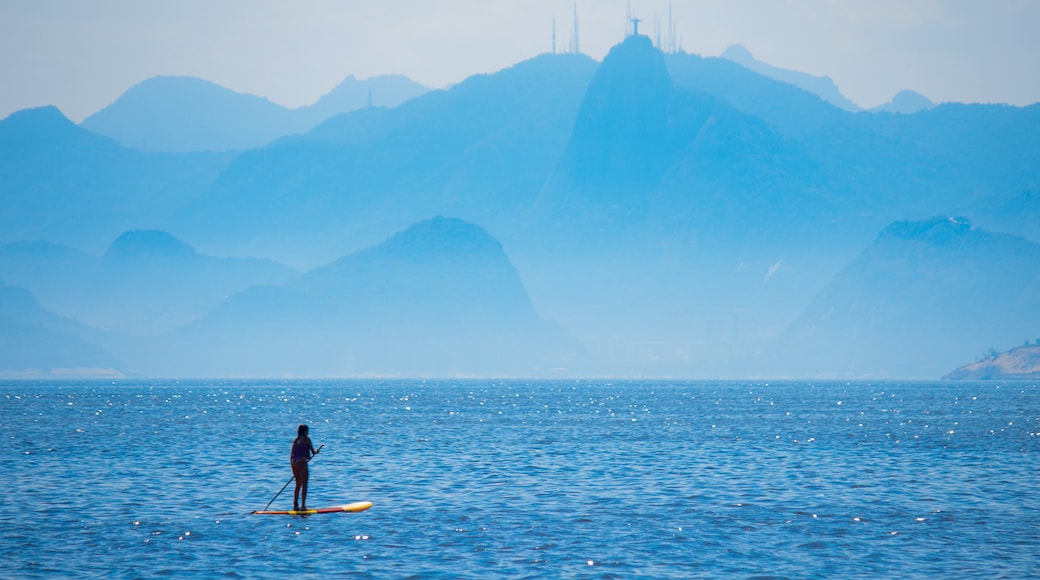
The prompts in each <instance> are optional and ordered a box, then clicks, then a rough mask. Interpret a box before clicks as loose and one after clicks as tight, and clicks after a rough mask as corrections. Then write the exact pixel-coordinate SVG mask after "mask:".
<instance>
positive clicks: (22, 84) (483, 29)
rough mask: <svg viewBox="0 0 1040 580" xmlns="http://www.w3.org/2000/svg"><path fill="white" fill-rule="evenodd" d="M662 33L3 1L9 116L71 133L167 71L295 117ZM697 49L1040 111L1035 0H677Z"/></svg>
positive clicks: (546, 2) (460, 1)
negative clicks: (363, 86) (366, 92)
mask: <svg viewBox="0 0 1040 580" xmlns="http://www.w3.org/2000/svg"><path fill="white" fill-rule="evenodd" d="M628 4H630V5H631V7H632V12H633V13H634V14H635V15H636V16H638V17H641V18H643V19H644V23H643V24H642V25H641V30H642V31H647V32H652V31H653V21H654V18H655V17H658V18H660V19H662V20H664V19H666V18H667V14H668V0H577V2H574V1H573V0H380V1H375V0H365V1H363V0H338V1H334V0H297V1H292V2H289V1H284V2H283V1H273V0H169V1H151V0H92V1H85V0H0V75H2V80H0V82H2V87H3V88H2V90H0V118H2V117H6V116H7V115H8V114H10V113H11V112H13V111H16V110H19V109H23V108H27V107H33V106H39V105H47V104H54V105H57V106H58V107H60V108H61V110H62V111H64V112H65V114H66V115H67V116H69V117H70V118H71V119H73V120H74V121H80V120H82V119H83V118H85V117H86V116H88V115H90V114H91V113H93V112H95V111H97V110H98V109H101V108H103V107H105V106H106V105H108V104H109V103H111V102H112V101H113V100H115V99H116V98H117V97H118V96H119V95H120V94H121V93H123V91H125V90H126V89H127V88H129V87H130V86H132V85H134V84H136V83H138V82H140V81H142V80H144V79H147V78H149V77H152V76H156V75H186V76H196V77H201V78H204V79H207V80H210V81H213V82H215V83H217V84H220V85H222V86H225V87H228V88H230V89H233V90H236V91H239V92H245V93H252V94H256V95H261V96H264V97H267V98H269V99H271V100H272V101H275V102H277V103H280V104H282V105H285V106H288V107H297V106H300V105H305V104H309V103H311V102H313V101H315V100H316V99H317V98H318V97H320V96H321V95H323V94H324V93H326V92H328V91H329V90H331V89H332V88H333V87H334V86H335V85H337V84H338V83H339V82H340V81H341V80H343V78H345V77H346V76H347V75H350V74H354V75H357V76H358V77H361V78H366V77H369V76H374V75H378V74H386V73H402V74H405V75H407V76H409V77H411V78H413V79H415V80H417V81H419V82H421V83H423V84H426V85H429V86H432V87H444V86H446V85H450V84H452V83H456V82H459V81H461V80H462V79H464V78H466V77H467V76H469V75H471V74H475V73H482V72H494V71H496V70H500V69H502V68H505V67H508V66H510V65H512V64H515V63H517V62H519V61H521V60H525V59H528V58H531V57H533V56H535V55H537V54H539V53H542V52H548V51H549V50H551V35H552V22H553V16H554V15H555V17H556V29H557V45H558V47H560V48H561V49H563V48H566V46H567V45H568V43H569V41H570V38H571V27H572V21H573V12H574V8H575V6H576V7H577V12H578V17H579V24H580V29H579V30H580V42H581V49H582V52H585V53H586V54H588V55H590V56H592V57H594V58H596V59H601V58H602V57H603V55H605V54H606V52H607V50H609V48H610V47H611V46H612V45H614V44H616V43H617V42H619V41H621V40H622V38H623V35H624V31H625V13H626V5H628ZM672 13H673V15H674V19H675V21H676V28H677V30H678V32H679V35H680V36H681V39H682V46H683V48H684V49H685V50H686V51H687V52H692V53H696V54H700V55H703V56H717V55H719V54H720V53H721V52H722V51H723V49H725V48H726V46H728V45H729V44H733V43H739V44H743V45H744V46H746V47H747V48H748V49H749V50H750V51H751V52H752V54H754V55H755V57H756V58H757V59H758V60H761V61H764V62H767V63H769V64H772V65H775V66H780V67H784V68H791V69H795V70H800V71H804V72H808V73H812V74H816V75H824V74H826V75H829V76H830V77H831V78H833V79H834V81H835V82H836V83H837V84H838V86H839V87H840V88H841V90H842V92H843V93H844V94H845V95H846V96H847V97H849V98H850V99H852V100H853V101H855V102H856V103H858V104H860V105H861V106H864V107H873V106H876V105H879V104H881V103H883V102H886V101H888V100H889V99H891V97H892V96H893V95H894V94H895V93H896V92H898V91H899V90H901V89H904V88H911V89H915V90H917V91H919V92H921V93H923V94H925V95H926V96H928V97H929V98H931V99H932V100H934V101H962V102H1006V103H1011V104H1015V105H1027V104H1031V103H1034V102H1037V101H1040V74H1038V73H1037V71H1038V70H1040V69H1038V65H1037V57H1038V56H1040V34H1038V25H1040V0H673V2H672Z"/></svg>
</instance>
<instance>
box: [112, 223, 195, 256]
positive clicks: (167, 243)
mask: <svg viewBox="0 0 1040 580" xmlns="http://www.w3.org/2000/svg"><path fill="white" fill-rule="evenodd" d="M195 255H196V252H195V248H193V247H191V246H189V245H188V244H186V243H184V242H182V241H180V240H179V239H177V238H175V237H174V236H172V235H170V234H169V233H167V232H164V231H159V230H131V231H128V232H124V233H123V234H122V235H121V236H119V238H117V239H116V241H114V242H112V245H111V246H109V248H108V251H107V252H106V253H105V258H106V259H113V258H115V259H137V258H155V257H162V258H190V257H192V256H195Z"/></svg>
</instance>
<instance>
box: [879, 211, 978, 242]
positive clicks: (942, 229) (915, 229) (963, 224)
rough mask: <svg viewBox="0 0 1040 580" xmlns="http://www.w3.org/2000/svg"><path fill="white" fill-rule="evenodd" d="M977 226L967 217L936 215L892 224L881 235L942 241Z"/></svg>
mask: <svg viewBox="0 0 1040 580" xmlns="http://www.w3.org/2000/svg"><path fill="white" fill-rule="evenodd" d="M974 229H975V228H974V227H973V226H972V225H971V222H970V221H969V220H968V218H965V217H945V216H940V217H934V218H931V219H927V220H919V221H917V220H906V221H898V222H894V223H892V224H890V225H889V226H888V227H886V228H885V229H884V231H882V232H881V237H882V238H885V237H891V238H896V239H900V240H928V241H941V240H948V239H950V238H957V237H962V236H964V235H966V234H968V233H969V232H971V231H973V230H974Z"/></svg>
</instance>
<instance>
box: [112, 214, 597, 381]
mask: <svg viewBox="0 0 1040 580" xmlns="http://www.w3.org/2000/svg"><path fill="white" fill-rule="evenodd" d="M171 349H172V350H174V351H176V352H179V353H180V358H179V359H178V360H177V361H176V362H175V361H171V360H169V358H168V357H165V356H164V355H163V353H165V352H169V351H170V350H171ZM579 354H580V347H579V346H578V345H577V344H576V343H575V341H574V340H573V339H572V338H570V337H569V336H568V335H567V333H566V332H564V331H563V330H562V329H560V328H559V327H557V326H555V325H553V324H551V323H548V322H546V321H544V320H542V319H541V318H540V317H539V316H538V315H537V313H536V312H535V310H534V308H533V305H532V304H531V301H530V298H529V297H528V296H527V293H526V291H525V290H524V287H523V283H522V282H521V281H520V278H519V275H518V273H517V272H516V270H515V268H514V267H513V266H512V265H511V264H510V262H509V259H508V257H507V256H506V255H505V253H504V252H503V251H502V248H501V245H500V244H499V243H498V242H497V240H495V239H494V238H492V237H491V236H489V235H488V234H487V232H486V231H484V230H483V229H482V228H480V227H478V226H474V225H472V224H468V223H466V222H464V221H462V220H458V219H454V218H433V219H431V220H426V221H423V222H419V223H416V224H415V225H413V226H411V227H409V228H408V229H406V230H404V231H402V232H399V233H397V234H395V235H394V236H391V237H390V238H389V239H387V240H386V241H384V242H382V243H380V244H378V245H375V246H373V247H371V248H367V249H364V250H361V251H359V252H356V253H354V254H351V255H348V256H345V257H343V258H341V259H339V260H337V261H335V262H333V263H331V264H328V265H326V266H323V267H320V268H316V269H314V270H312V271H310V272H307V273H305V274H303V275H301V276H299V277H298V278H295V279H293V280H290V281H288V282H287V283H285V284H281V285H265V286H256V287H252V288H249V289H246V290H244V291H242V292H240V293H237V294H235V295H233V296H231V297H229V298H228V299H227V300H226V301H224V303H223V304H221V305H220V306H219V307H218V308H216V309H214V310H213V311H212V312H210V313H209V314H208V315H207V316H206V317H204V318H203V319H201V320H199V321H196V322H194V323H192V324H190V325H187V326H185V327H183V328H181V329H178V330H177V331H175V332H173V333H171V334H169V335H168V336H166V337H161V338H159V339H157V340H156V341H155V342H154V343H152V346H151V347H147V348H143V349H137V350H136V351H135V354H132V355H129V358H130V360H131V361H132V363H133V364H135V365H137V367H136V368H139V369H147V371H148V372H150V373H153V374H157V375H160V376H178V375H180V374H182V373H183V372H184V371H183V369H184V368H185V366H186V367H187V368H191V369H202V370H201V372H205V373H209V374H211V375H213V376H245V375H247V374H248V373H256V372H259V373H261V374H262V375H263V376H310V377H324V376H400V375H405V376H530V374H531V373H535V374H537V373H547V372H550V368H551V367H552V366H556V365H559V364H573V363H574V362H575V360H576V357H577V356H579ZM195 372H200V371H195Z"/></svg>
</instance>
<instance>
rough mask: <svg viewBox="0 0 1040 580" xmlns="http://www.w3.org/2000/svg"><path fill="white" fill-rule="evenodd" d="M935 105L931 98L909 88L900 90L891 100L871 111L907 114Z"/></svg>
mask: <svg viewBox="0 0 1040 580" xmlns="http://www.w3.org/2000/svg"><path fill="white" fill-rule="evenodd" d="M934 106H935V103H933V102H932V100H931V99H929V98H928V97H926V96H924V95H922V94H921V93H919V92H917V91H912V90H910V89H906V90H902V91H899V92H898V93H896V96H894V97H892V100H891V101H890V102H888V103H885V104H884V105H881V106H880V107H875V108H873V109H871V110H870V111H871V112H872V113H902V114H904V115H909V114H913V113H917V112H918V111H925V110H928V109H931V108H932V107H934Z"/></svg>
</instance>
